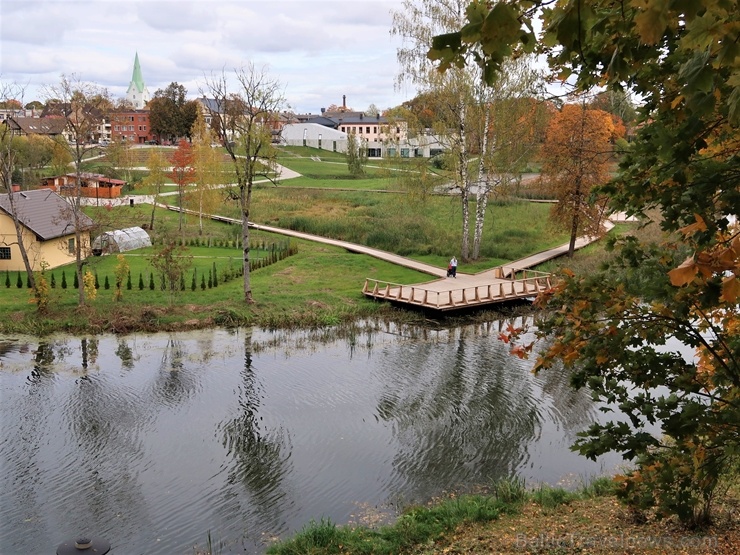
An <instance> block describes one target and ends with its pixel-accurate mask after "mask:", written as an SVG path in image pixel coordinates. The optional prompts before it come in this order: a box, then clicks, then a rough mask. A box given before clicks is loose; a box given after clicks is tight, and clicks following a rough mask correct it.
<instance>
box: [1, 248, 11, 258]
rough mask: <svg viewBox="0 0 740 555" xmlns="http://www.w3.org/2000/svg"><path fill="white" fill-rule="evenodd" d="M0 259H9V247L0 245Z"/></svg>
mask: <svg viewBox="0 0 740 555" xmlns="http://www.w3.org/2000/svg"><path fill="white" fill-rule="evenodd" d="M0 260H10V247H0Z"/></svg>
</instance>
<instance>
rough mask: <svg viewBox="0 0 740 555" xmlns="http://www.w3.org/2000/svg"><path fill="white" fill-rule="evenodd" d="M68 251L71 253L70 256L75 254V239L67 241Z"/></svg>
mask: <svg viewBox="0 0 740 555" xmlns="http://www.w3.org/2000/svg"><path fill="white" fill-rule="evenodd" d="M67 251H69V254H74V253H75V240H74V238H72V239H70V240H69V241H67Z"/></svg>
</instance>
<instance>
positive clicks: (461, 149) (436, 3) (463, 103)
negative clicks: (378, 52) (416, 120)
mask: <svg viewBox="0 0 740 555" xmlns="http://www.w3.org/2000/svg"><path fill="white" fill-rule="evenodd" d="M466 4H467V1H466V0H441V1H440V0H422V1H421V2H414V1H412V0H404V2H403V5H402V8H401V9H399V10H395V11H393V12H392V16H393V26H392V27H391V35H392V36H397V37H400V38H401V39H402V40H403V43H402V46H401V47H400V48H399V49H398V50H397V52H396V59H397V61H398V63H399V67H400V72H399V74H398V76H397V83H398V84H399V85H400V84H402V83H404V82H409V83H412V84H413V85H415V86H416V87H417V88H418V89H420V90H422V91H424V92H425V93H429V94H434V95H438V96H439V97H441V98H442V99H443V100H442V102H441V107H442V111H441V112H440V116H442V118H441V119H440V120H438V122H437V124H438V125H439V126H440V128H441V129H442V130H443V131H444V135H442V137H443V140H444V141H445V143H446V144H445V148H446V150H447V152H448V155H447V165H448V167H449V169H450V171H451V175H452V181H453V187H454V189H455V190H456V191H457V192H458V193H459V199H460V207H461V212H462V240H461V245H460V256H461V257H462V259H463V260H467V259H468V258H469V256H470V246H469V245H470V202H469V201H470V193H471V189H472V182H473V180H474V177H473V175H474V174H473V173H471V171H470V167H471V164H470V162H471V159H472V157H473V155H472V154H471V152H470V149H468V148H467V144H468V127H467V124H468V117H467V116H468V106H469V104H470V102H471V97H472V92H471V91H472V87H474V86H475V83H476V82H479V81H480V80H479V79H477V75H478V71H477V67H476V66H474V65H472V64H468V65H465V64H458V65H457V67H455V68H451V69H450V71H449V72H447V73H446V74H439V73H437V72H435V71H434V68H433V67H432V65H431V64H430V62H429V60H428V59H427V57H426V52H427V50H428V49H429V48H430V46H431V40H432V36H433V35H434V34H435V33H439V32H449V31H452V30H455V29H457V28H459V27H460V25H461V24H462V23H463V21H464V13H465V9H464V8H465V5H466Z"/></svg>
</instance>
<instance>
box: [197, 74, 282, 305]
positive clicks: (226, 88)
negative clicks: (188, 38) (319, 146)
mask: <svg viewBox="0 0 740 555" xmlns="http://www.w3.org/2000/svg"><path fill="white" fill-rule="evenodd" d="M234 78H235V80H236V83H235V90H234V92H231V89H230V84H229V79H228V76H227V75H226V73H225V72H222V73H221V74H220V75H217V76H212V77H211V78H209V79H207V80H206V89H207V91H206V92H207V93H208V94H209V95H210V96H211V97H213V98H214V100H215V101H216V105H217V106H218V107H219V109H218V111H212V112H211V118H218V119H219V120H220V123H219V124H218V127H219V128H220V129H222V130H224V132H225V133H231V134H232V136H227V137H226V140H225V141H224V142H225V144H224V146H225V147H226V151H227V152H228V155H229V157H230V158H231V161H232V163H233V166H234V172H235V174H236V184H237V187H238V189H239V207H240V210H241V216H242V250H243V261H242V263H243V268H244V301H245V302H246V303H252V302H253V298H252V285H251V280H250V274H249V217H250V212H251V207H252V187H253V185H254V182H255V179H257V178H259V177H262V178H264V179H267V180H270V181H273V182H274V181H275V180H276V179H277V163H276V160H277V150H276V149H275V147H274V146H273V142H272V140H273V133H272V131H273V124H274V123H275V122H276V121H277V120H278V116H279V113H280V111H281V109H282V108H283V106H284V104H285V97H284V94H283V90H282V86H281V84H280V82H279V81H278V80H276V79H273V78H271V77H270V76H269V75H268V73H267V70H266V69H265V68H261V69H258V68H256V67H255V66H254V65H253V64H251V63H250V64H248V65H247V66H245V67H241V68H239V69H236V70H234ZM232 137H233V139H232Z"/></svg>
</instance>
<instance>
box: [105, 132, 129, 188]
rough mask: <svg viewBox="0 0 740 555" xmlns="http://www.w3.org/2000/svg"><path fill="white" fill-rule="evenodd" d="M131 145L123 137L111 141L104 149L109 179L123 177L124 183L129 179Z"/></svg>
mask: <svg viewBox="0 0 740 555" xmlns="http://www.w3.org/2000/svg"><path fill="white" fill-rule="evenodd" d="M132 146H133V145H132V144H131V142H130V141H126V140H124V139H123V137H119V138H118V139H115V140H113V141H111V143H110V144H109V145H108V147H107V148H106V149H105V160H106V161H107V162H108V165H109V166H108V167H109V170H108V172H109V173H110V174H111V177H116V178H117V177H120V176H124V177H125V178H126V181H130V179H131V171H130V167H131V150H132V148H131V147H132Z"/></svg>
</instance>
